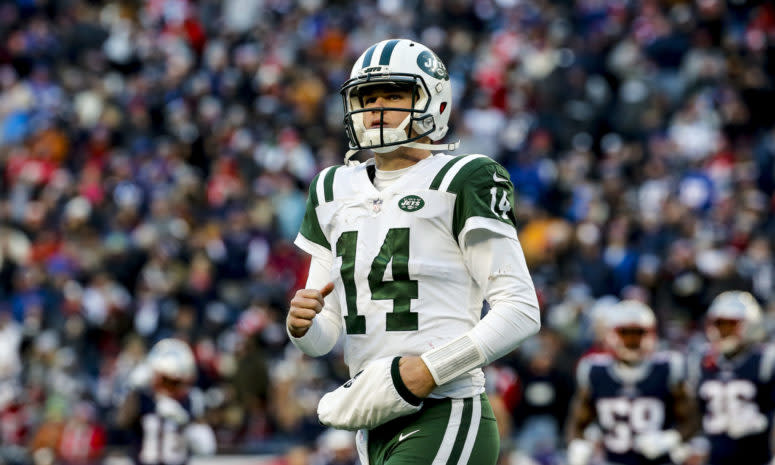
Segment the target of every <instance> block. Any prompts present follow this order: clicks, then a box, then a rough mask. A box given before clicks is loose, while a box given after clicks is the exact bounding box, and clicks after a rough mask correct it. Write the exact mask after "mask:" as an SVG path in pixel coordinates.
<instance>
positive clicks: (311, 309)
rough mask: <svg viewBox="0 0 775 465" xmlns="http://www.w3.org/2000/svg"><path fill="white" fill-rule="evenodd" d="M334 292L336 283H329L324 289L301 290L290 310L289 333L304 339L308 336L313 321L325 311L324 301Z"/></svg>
mask: <svg viewBox="0 0 775 465" xmlns="http://www.w3.org/2000/svg"><path fill="white" fill-rule="evenodd" d="M333 290H334V283H328V284H326V285H325V286H323V289H320V290H317V289H299V290H298V291H296V294H295V295H294V296H293V299H291V308H290V310H288V318H287V319H286V324H287V326H288V332H289V333H291V336H293V337H302V336H304V335H305V334H307V331H308V330H309V328H310V326H312V320H313V319H314V318H315V316H317V314H318V313H320V311H321V310H323V305H325V302H324V301H323V299H325V297H326V296H327V295H328V294H330V293H331V291H333Z"/></svg>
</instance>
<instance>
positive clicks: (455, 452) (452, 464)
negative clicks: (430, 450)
mask: <svg viewBox="0 0 775 465" xmlns="http://www.w3.org/2000/svg"><path fill="white" fill-rule="evenodd" d="M473 404H474V401H473V399H471V398H470V397H469V398H468V399H464V400H463V414H462V415H461V418H460V428H458V430H457V436H456V437H455V445H454V446H453V447H452V452H450V454H449V459H447V465H456V464H457V461H458V460H459V459H460V454H461V453H462V452H463V446H464V445H465V443H466V439H467V438H468V428H469V427H470V426H471V412H472V411H473Z"/></svg>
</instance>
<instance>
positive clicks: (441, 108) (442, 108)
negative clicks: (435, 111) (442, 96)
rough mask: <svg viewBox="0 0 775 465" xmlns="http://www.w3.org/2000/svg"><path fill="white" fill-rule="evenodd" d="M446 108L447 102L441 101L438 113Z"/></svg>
mask: <svg viewBox="0 0 775 465" xmlns="http://www.w3.org/2000/svg"><path fill="white" fill-rule="evenodd" d="M446 109H447V102H441V105H439V114H442V113H444V110H446Z"/></svg>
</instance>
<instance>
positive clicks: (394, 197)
mask: <svg viewBox="0 0 775 465" xmlns="http://www.w3.org/2000/svg"><path fill="white" fill-rule="evenodd" d="M369 166H373V161H372V160H370V161H369V162H367V163H364V164H361V165H357V166H334V167H330V168H327V169H325V170H323V171H322V172H321V173H319V174H318V176H317V177H316V178H315V179H314V180H313V181H312V183H311V184H310V191H309V198H308V201H307V210H306V214H305V216H304V221H303V223H302V226H301V230H300V232H299V235H298V236H297V238H296V244H297V245H298V246H299V247H300V248H301V249H303V250H305V251H306V252H308V253H310V254H312V255H318V256H329V257H331V256H333V266H332V276H331V280H332V281H333V282H334V284H335V292H336V298H337V302H338V305H339V308H340V310H341V316H342V320H341V323H342V327H343V330H344V332H345V333H346V335H347V336H348V337H346V338H345V342H344V353H345V362H346V363H347V365H348V366H349V368H350V371H351V374H354V373H356V372H357V371H358V370H360V369H361V368H362V367H363V365H364V364H365V363H366V362H367V361H369V360H374V359H377V358H381V357H386V356H393V355H419V354H421V353H423V352H425V351H426V350H428V349H431V348H434V347H439V346H440V345H443V344H445V343H447V342H449V341H450V340H452V339H454V338H455V337H457V336H459V335H461V334H463V333H465V332H467V331H468V330H470V329H471V328H472V327H473V326H474V325H475V324H476V323H477V322H478V321H479V319H480V315H481V309H482V301H483V293H482V290H481V289H480V288H479V286H478V285H477V284H476V283H475V282H474V280H473V279H472V278H471V276H470V275H469V273H468V271H467V268H466V265H465V263H464V260H463V254H462V252H461V249H460V241H462V240H464V238H465V235H466V233H467V232H468V231H471V230H474V229H482V228H484V229H487V230H490V231H493V232H495V233H497V234H500V235H503V236H506V237H512V238H514V239H516V238H517V233H516V228H515V219H514V213H513V207H512V206H513V204H514V186H513V185H512V183H511V181H510V180H509V175H508V173H507V172H506V170H505V169H504V168H503V167H501V166H500V165H499V164H498V163H496V162H495V161H493V160H492V159H490V158H489V157H487V156H484V155H463V156H458V157H452V156H450V155H444V154H437V155H434V156H431V157H428V158H426V159H423V160H421V161H420V162H419V163H417V164H416V165H414V166H413V169H411V170H410V171H409V172H407V173H406V174H405V175H403V176H401V178H399V179H398V180H397V181H395V182H394V183H393V184H392V185H390V186H389V187H387V188H386V189H384V190H382V191H378V190H377V189H376V188H375V187H374V185H373V184H372V182H371V180H370V178H369V174H368V169H369ZM371 169H373V168H371ZM525 272H526V270H525ZM483 386H484V376H483V374H482V372H481V370H479V369H477V370H473V371H472V372H470V373H468V374H467V375H465V376H462V377H460V378H458V379H457V380H455V381H453V382H452V383H449V384H447V385H445V386H443V387H441V388H439V389H437V390H436V391H435V392H434V395H446V396H451V397H458V396H471V395H474V394H478V393H479V392H481V391H482V390H483Z"/></svg>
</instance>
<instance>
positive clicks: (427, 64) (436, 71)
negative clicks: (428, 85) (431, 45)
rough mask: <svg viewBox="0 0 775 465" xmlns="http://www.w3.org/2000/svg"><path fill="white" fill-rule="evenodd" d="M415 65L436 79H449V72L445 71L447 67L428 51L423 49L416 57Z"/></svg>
mask: <svg viewBox="0 0 775 465" xmlns="http://www.w3.org/2000/svg"><path fill="white" fill-rule="evenodd" d="M417 66H419V67H420V69H421V70H423V71H425V72H426V73H428V75H430V76H433V77H435V78H436V79H444V80H449V74H448V73H447V67H446V66H444V63H442V62H441V60H439V57H437V56H436V55H434V54H433V52H430V51H424V52H422V53H420V55H419V56H418V57H417Z"/></svg>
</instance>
